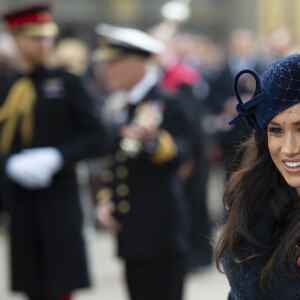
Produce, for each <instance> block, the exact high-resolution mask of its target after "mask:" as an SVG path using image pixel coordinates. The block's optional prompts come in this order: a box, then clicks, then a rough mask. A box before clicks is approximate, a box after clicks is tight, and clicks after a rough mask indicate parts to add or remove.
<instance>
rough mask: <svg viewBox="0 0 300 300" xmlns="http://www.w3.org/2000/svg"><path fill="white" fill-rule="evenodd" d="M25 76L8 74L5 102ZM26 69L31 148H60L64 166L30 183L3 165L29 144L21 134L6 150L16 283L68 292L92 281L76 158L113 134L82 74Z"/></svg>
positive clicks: (2, 88)
mask: <svg viewBox="0 0 300 300" xmlns="http://www.w3.org/2000/svg"><path fill="white" fill-rule="evenodd" d="M21 76H22V75H20V74H16V75H14V76H12V77H10V78H8V79H7V80H3V81H1V84H0V105H1V106H3V103H4V101H5V99H6V96H7V94H8V92H9V90H10V89H11V87H12V86H13V85H14V83H15V82H16V81H17V80H18V79H19V78H21ZM27 76H28V77H29V78H31V79H32V81H33V83H34V87H35V90H36V93H37V101H36V103H35V106H34V123H35V126H34V130H33V140H32V143H31V145H29V148H34V147H49V146H51V147H56V148H57V149H59V150H60V152H61V154H62V156H63V159H64V167H63V169H62V170H61V171H60V172H59V173H57V174H56V175H55V177H54V179H53V184H52V185H51V186H50V187H49V188H46V189H41V190H26V189H24V188H22V187H21V186H19V185H17V184H15V183H14V182H12V181H10V180H9V179H8V178H6V177H5V172H4V168H5V163H6V160H7V158H8V157H9V155H10V154H11V153H17V152H19V151H21V150H22V149H23V148H24V146H23V145H22V143H21V142H20V136H19V135H18V134H17V135H16V136H15V139H14V141H13V144H12V148H11V151H10V153H8V154H6V155H0V168H1V171H2V188H1V193H2V197H3V199H4V202H5V206H6V208H7V209H8V211H9V213H10V214H11V229H10V230H11V235H10V236H11V248H12V250H11V251H12V252H11V253H12V255H11V258H12V288H13V289H14V290H17V291H23V292H26V293H30V294H35V293H38V292H39V291H38V290H37V288H38V287H39V286H44V289H45V291H46V292H47V291H48V294H49V293H50V292H51V293H52V294H53V293H54V295H62V294H65V293H68V292H70V291H72V290H74V289H76V288H80V287H85V286H88V285H89V278H88V271H87V265H86V258H85V249H84V243H83V237H82V228H81V227H82V215H81V208H80V202H79V196H78V191H77V182H76V176H75V172H74V163H75V162H77V161H78V160H80V159H83V158H86V157H88V156H90V155H94V154H98V155H99V154H101V153H102V152H106V151H107V150H105V145H107V141H108V139H107V133H106V130H105V129H104V126H103V124H102V123H101V122H100V119H99V118H98V116H97V111H96V110H95V107H94V105H93V102H92V100H91V99H90V97H89V96H88V94H87V92H86V90H85V88H84V87H83V85H82V83H81V80H80V79H79V78H78V77H76V76H74V75H72V74H69V73H66V72H64V71H62V70H48V69H45V68H43V67H41V68H39V69H37V70H36V71H34V72H33V73H31V74H28V75H27ZM41 270H43V273H42V274H41ZM50 295H51V294H50Z"/></svg>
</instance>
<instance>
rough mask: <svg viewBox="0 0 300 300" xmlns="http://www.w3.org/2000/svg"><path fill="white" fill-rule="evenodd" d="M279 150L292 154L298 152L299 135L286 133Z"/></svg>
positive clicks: (299, 148) (299, 147)
mask: <svg viewBox="0 0 300 300" xmlns="http://www.w3.org/2000/svg"><path fill="white" fill-rule="evenodd" d="M281 151H282V152H283V153H284V154H286V155H289V156H291V155H294V154H297V153H299V152H300V136H295V135H288V136H287V137H286V138H285V139H284V142H283V145H282V147H281Z"/></svg>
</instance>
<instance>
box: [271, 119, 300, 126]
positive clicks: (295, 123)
mask: <svg viewBox="0 0 300 300" xmlns="http://www.w3.org/2000/svg"><path fill="white" fill-rule="evenodd" d="M269 124H270V125H273V126H282V124H279V123H277V122H270V123H269ZM284 124H287V123H284ZM290 124H292V125H294V126H298V125H300V120H299V121H295V122H292V123H290Z"/></svg>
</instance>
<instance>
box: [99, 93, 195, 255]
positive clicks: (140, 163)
mask: <svg viewBox="0 0 300 300" xmlns="http://www.w3.org/2000/svg"><path fill="white" fill-rule="evenodd" d="M147 101H154V102H155V101H162V102H163V103H164V112H163V121H162V123H161V125H160V129H164V130H166V131H167V132H168V133H169V134H170V135H171V137H172V139H173V141H174V142H175V144H176V146H177V153H176V155H175V157H173V158H172V159H171V160H169V161H167V162H165V163H162V164H156V163H154V162H153V161H152V159H151V155H152V154H151V153H150V152H149V151H142V152H141V153H140V154H139V155H137V156H136V157H130V156H127V155H126V154H125V153H124V152H123V151H122V150H121V149H120V146H119V138H117V139H116V142H115V146H114V148H113V149H112V151H111V153H110V154H109V155H108V156H106V163H107V166H108V165H110V167H109V170H110V172H111V175H112V176H111V177H110V180H108V181H110V182H107V184H106V186H105V187H104V189H105V188H106V189H109V190H108V191H110V192H109V193H108V194H110V195H111V199H110V200H113V201H114V202H115V204H116V207H117V211H116V214H115V216H116V217H117V218H118V219H119V220H120V222H121V223H122V231H121V232H120V234H119V235H118V254H119V255H120V256H121V257H123V258H125V259H127V260H139V259H149V258H157V257H162V256H166V255H174V256H176V255H185V254H186V253H187V251H188V242H187V238H186V234H187V211H186V205H187V203H186V199H185V196H184V189H183V185H182V183H181V182H180V180H179V177H178V174H177V168H178V165H179V164H180V162H182V160H183V159H184V158H186V157H187V155H188V153H189V151H190V145H189V141H190V140H189V129H188V122H187V119H186V115H185V113H184V110H183V108H182V107H181V105H180V103H179V102H178V101H177V100H175V99H173V98H169V97H167V96H166V95H164V94H161V93H160V92H159V91H158V90H157V89H155V88H154V89H152V90H151V91H150V93H149V94H148V95H147V96H146V97H145V98H144V99H143V100H142V101H141V102H140V103H139V104H138V105H137V106H131V107H130V108H129V118H128V120H127V122H130V121H131V119H132V116H133V115H134V112H135V111H136V109H137V107H139V106H140V105H142V104H143V103H146V102H147ZM120 167H122V168H123V169H124V168H125V170H126V172H125V175H124V176H120V174H118V170H120ZM121 186H123V187H124V186H125V188H126V189H127V193H126V192H125V193H124V194H122V192H121V193H120V191H118V187H121Z"/></svg>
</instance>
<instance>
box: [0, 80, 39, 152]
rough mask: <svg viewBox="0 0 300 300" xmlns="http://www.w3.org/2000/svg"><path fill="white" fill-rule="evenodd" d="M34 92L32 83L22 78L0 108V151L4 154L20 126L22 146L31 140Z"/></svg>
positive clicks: (9, 147)
mask: <svg viewBox="0 0 300 300" xmlns="http://www.w3.org/2000/svg"><path fill="white" fill-rule="evenodd" d="M36 98H37V96H36V91H35V88H34V84H33V81H32V80H31V79H30V78H28V77H22V78H20V79H19V80H17V81H16V82H15V84H14V85H13V86H12V88H11V89H10V91H9V93H8V95H7V98H6V100H5V102H4V104H3V105H2V107H1V108H0V124H1V135H0V150H1V152H2V153H4V154H6V153H8V152H9V151H10V149H11V146H12V143H13V139H14V136H15V134H16V131H17V127H18V124H20V134H21V139H22V142H23V144H24V145H30V143H31V142H32V138H33V127H34V115H33V107H34V104H35V102H36Z"/></svg>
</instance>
